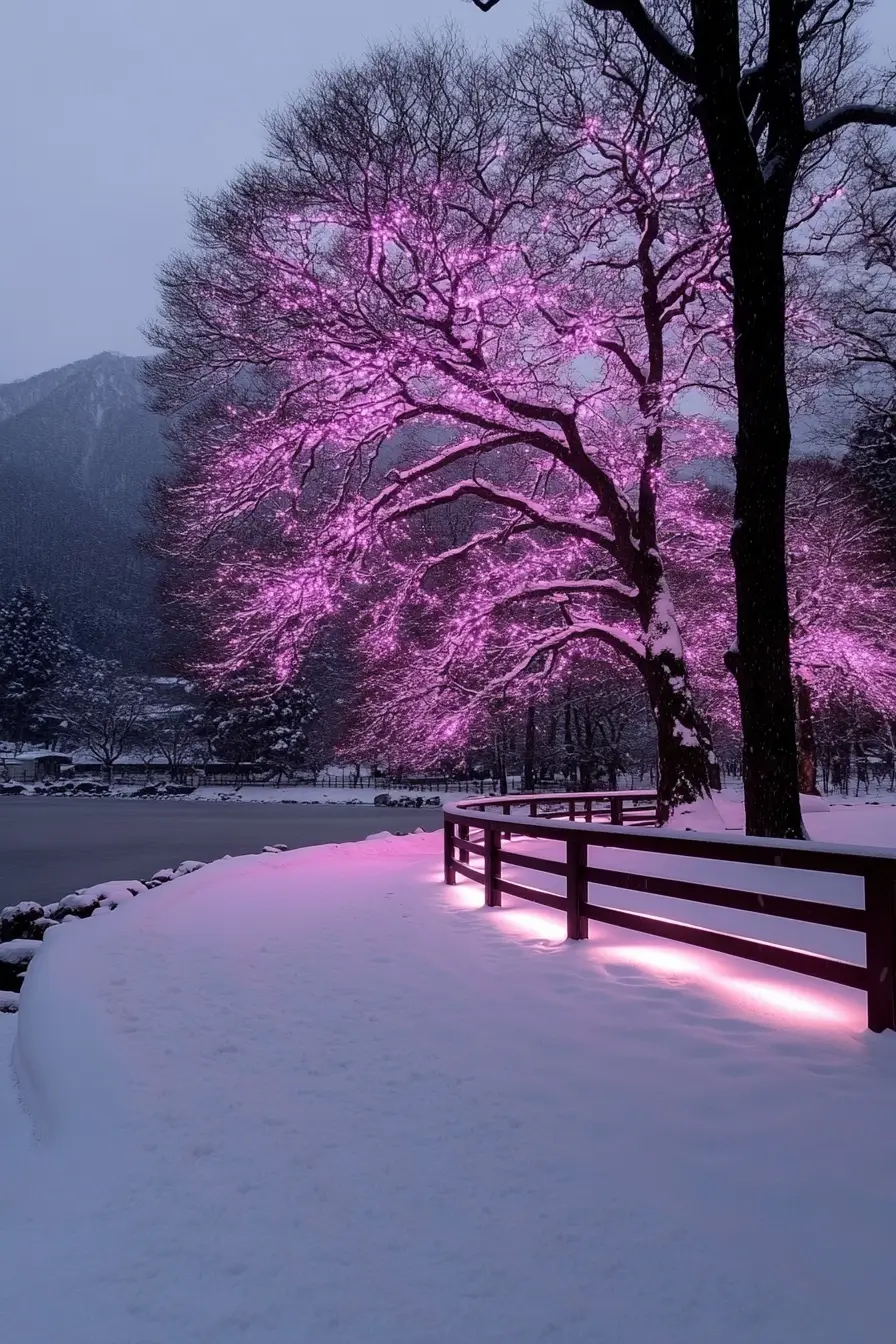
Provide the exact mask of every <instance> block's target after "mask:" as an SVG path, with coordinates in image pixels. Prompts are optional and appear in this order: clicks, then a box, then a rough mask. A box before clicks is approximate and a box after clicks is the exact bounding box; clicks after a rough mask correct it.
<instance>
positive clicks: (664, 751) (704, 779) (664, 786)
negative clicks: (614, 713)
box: [645, 654, 712, 825]
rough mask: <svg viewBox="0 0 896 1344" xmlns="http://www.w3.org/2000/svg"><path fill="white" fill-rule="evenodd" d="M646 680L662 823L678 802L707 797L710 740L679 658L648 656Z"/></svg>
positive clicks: (693, 800)
mask: <svg viewBox="0 0 896 1344" xmlns="http://www.w3.org/2000/svg"><path fill="white" fill-rule="evenodd" d="M645 680H646V683H647V694H648V696H649V698H650V707H651V709H652V710H653V717H654V721H655V723H656V744H657V820H658V821H659V823H660V825H663V824H664V823H665V822H667V821H668V820H669V817H670V816H671V814H672V812H673V811H674V809H675V808H676V807H678V806H680V805H681V804H682V803H693V802H696V800H697V799H698V798H708V797H709V795H710V791H711V763H712V744H711V739H710V734H709V729H708V727H707V725H706V722H705V720H704V719H703V716H702V715H701V713H700V711H699V710H698V709H697V706H696V705H695V703H694V697H693V695H692V694H691V689H690V686H689V685H688V682H687V677H686V675H685V668H684V663H683V662H682V661H680V660H675V659H673V658H672V657H670V656H669V655H668V654H664V655H662V656H661V657H658V658H652V659H649V660H648V663H647V667H646V671H645Z"/></svg>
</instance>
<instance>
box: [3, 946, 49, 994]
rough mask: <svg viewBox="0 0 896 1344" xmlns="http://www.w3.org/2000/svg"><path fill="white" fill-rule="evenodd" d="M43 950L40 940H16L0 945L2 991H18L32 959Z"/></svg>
mask: <svg viewBox="0 0 896 1344" xmlns="http://www.w3.org/2000/svg"><path fill="white" fill-rule="evenodd" d="M40 948H41V943H40V939H38V938H14V939H13V940H12V942H10V943H0V990H10V989H12V990H17V989H18V988H19V985H20V984H21V982H22V976H23V975H24V974H25V972H26V971H27V969H28V966H29V964H30V962H31V958H32V957H33V956H34V954H35V952H39V951H40Z"/></svg>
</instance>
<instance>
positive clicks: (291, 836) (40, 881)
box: [0, 798, 442, 909]
mask: <svg viewBox="0 0 896 1344" xmlns="http://www.w3.org/2000/svg"><path fill="white" fill-rule="evenodd" d="M441 824H442V812H441V808H436V807H425V808H420V809H414V810H411V809H407V810H404V809H398V808H394V809H393V808H381V807H373V806H370V805H366V804H358V805H356V806H352V807H349V806H348V805H347V804H344V803H320V804H301V803H300V804H290V803H192V802H189V801H184V802H180V801H177V800H173V799H158V800H156V799H147V800H134V801H130V800H128V799H123V798H0V909H2V907H3V906H6V905H16V904H17V903H18V902H19V901H39V902H40V903H41V904H44V905H46V904H48V903H49V902H50V901H58V900H60V899H61V898H62V897H63V896H65V895H67V894H68V893H69V892H70V891H74V890H75V889H76V888H78V887H86V886H90V885H92V884H93V883H94V882H106V881H110V880H113V879H116V878H124V879H127V878H132V877H137V878H141V879H145V878H147V877H150V876H151V875H152V873H154V872H155V871H156V869H158V868H173V867H176V865H177V864H178V863H180V862H181V861H182V860H183V859H202V860H204V861H208V860H210V859H219V858H221V856H222V855H223V854H250V853H254V852H257V851H258V850H260V849H261V848H262V847H263V846H264V845H275V844H285V845H288V846H289V848H290V849H295V848H299V847H304V846H306V845H328V844H333V843H334V842H336V841H342V840H363V839H364V838H365V836H368V835H370V834H371V833H372V832H374V831H387V830H388V831H413V830H414V829H415V828H416V827H417V826H423V827H424V828H425V829H426V830H428V831H432V830H438V829H439V827H440V826H441Z"/></svg>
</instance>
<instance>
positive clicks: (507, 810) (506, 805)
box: [501, 803, 512, 840]
mask: <svg viewBox="0 0 896 1344" xmlns="http://www.w3.org/2000/svg"><path fill="white" fill-rule="evenodd" d="M501 811H502V812H503V813H504V815H505V817H509V816H510V804H509V803H504V804H502V807H501ZM511 835H512V832H511V831H505V832H504V839H505V840H509V839H510V837H511Z"/></svg>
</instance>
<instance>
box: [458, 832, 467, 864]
mask: <svg viewBox="0 0 896 1344" xmlns="http://www.w3.org/2000/svg"><path fill="white" fill-rule="evenodd" d="M457 837H458V839H459V840H461V841H463V840H469V838H470V828H469V826H458V828H457ZM457 857H458V858H459V859H460V861H461V863H469V862H470V851H469V850H468V849H463V848H461V849H459V850H458V854H457Z"/></svg>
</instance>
